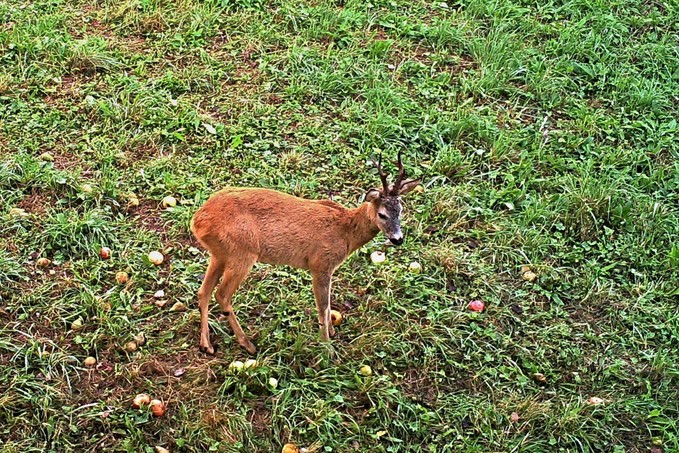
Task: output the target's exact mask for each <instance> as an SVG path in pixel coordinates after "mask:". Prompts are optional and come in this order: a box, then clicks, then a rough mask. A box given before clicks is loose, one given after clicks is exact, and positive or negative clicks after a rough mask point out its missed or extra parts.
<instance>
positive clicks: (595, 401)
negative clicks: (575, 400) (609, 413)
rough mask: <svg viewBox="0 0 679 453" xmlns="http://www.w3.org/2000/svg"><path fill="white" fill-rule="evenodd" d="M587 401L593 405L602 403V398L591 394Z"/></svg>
mask: <svg viewBox="0 0 679 453" xmlns="http://www.w3.org/2000/svg"><path fill="white" fill-rule="evenodd" d="M587 402H588V403H589V404H591V405H593V406H598V405H600V404H603V403H604V400H603V399H602V398H599V397H598V396H593V397H591V398H590V399H588V400H587Z"/></svg>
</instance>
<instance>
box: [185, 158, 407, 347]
mask: <svg viewBox="0 0 679 453" xmlns="http://www.w3.org/2000/svg"><path fill="white" fill-rule="evenodd" d="M397 165H398V170H399V172H398V176H397V177H396V179H395V181H394V183H393V184H392V185H389V183H388V182H387V175H386V174H385V173H384V172H383V171H382V167H381V158H380V162H378V163H377V170H378V172H379V175H380V179H381V180H382V189H381V190H379V189H370V190H368V192H367V193H366V195H365V202H364V203H363V204H361V205H360V206H359V207H358V208H355V209H347V208H344V207H343V206H341V205H339V204H338V203H335V202H333V201H330V200H306V199H303V198H298V197H295V196H292V195H288V194H285V193H282V192H278V191H275V190H269V189H257V188H237V187H234V188H227V189H223V190H221V191H219V192H217V193H215V194H214V195H212V196H211V197H210V198H209V199H208V200H207V201H206V202H205V204H204V205H203V206H202V207H201V208H200V209H199V210H198V211H197V212H196V213H195V215H194V216H193V219H192V220H191V231H192V232H193V234H194V236H195V237H196V238H197V239H198V242H200V244H201V245H202V246H203V247H205V248H206V249H207V250H208V251H209V252H210V263H209V264H208V268H207V272H206V273H205V278H204V279H203V284H202V285H201V287H200V290H199V291H198V301H199V308H200V349H201V351H203V352H207V353H209V354H214V348H213V347H212V345H211V344H210V332H209V329H208V303H209V301H210V298H211V296H212V291H213V290H214V288H215V286H216V285H217V282H218V281H219V278H220V276H221V279H222V281H221V283H220V285H219V288H217V293H216V295H215V298H216V299H217V302H218V303H219V305H220V307H221V309H222V312H223V313H224V314H225V315H226V317H227V319H228V320H229V324H230V325H231V329H232V330H233V332H234V334H235V335H236V339H237V340H238V343H239V344H240V345H241V346H242V347H243V348H245V349H246V350H247V351H248V352H249V353H250V354H254V353H255V347H254V345H253V344H252V342H251V341H250V340H248V338H247V337H246V336H245V333H244V332H243V329H242V328H241V326H240V324H239V323H238V319H237V318H236V314H235V313H234V311H233V307H232V306H231V297H232V296H233V293H234V292H235V291H236V289H237V288H238V286H239V285H240V283H241V281H242V280H243V279H244V278H245V276H246V275H247V274H248V272H249V271H250V269H251V268H252V266H253V265H254V264H255V263H256V262H261V263H268V264H283V265H288V266H292V267H296V268H301V269H308V270H309V271H311V276H312V282H313V290H314V296H315V298H316V308H317V309H318V322H319V323H320V326H321V338H322V339H323V340H329V339H330V336H332V335H334V334H335V332H334V329H333V326H332V322H331V321H330V283H331V279H332V274H333V272H335V269H337V268H338V267H339V266H340V264H342V262H343V261H344V260H345V259H346V258H347V257H348V256H349V255H350V254H351V253H352V252H354V251H355V250H356V249H358V248H359V247H361V246H362V245H364V244H365V243H367V242H368V241H370V240H372V239H373V238H374V237H375V236H376V235H377V233H379V232H380V231H382V232H383V233H384V234H385V235H386V236H387V238H389V240H390V241H391V242H392V243H393V244H396V245H400V244H402V243H403V234H402V233H401V225H400V220H401V210H402V206H401V199H400V195H403V194H405V193H408V192H410V191H411V190H413V189H414V188H415V187H416V186H417V185H418V184H419V183H420V181H419V180H414V179H408V180H404V178H405V170H404V169H403V164H402V163H401V153H399V155H398V161H397Z"/></svg>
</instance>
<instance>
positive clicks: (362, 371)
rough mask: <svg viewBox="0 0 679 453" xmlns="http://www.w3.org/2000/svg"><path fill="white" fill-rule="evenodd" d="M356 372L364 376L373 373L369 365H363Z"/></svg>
mask: <svg viewBox="0 0 679 453" xmlns="http://www.w3.org/2000/svg"><path fill="white" fill-rule="evenodd" d="M358 373H359V374H360V375H361V376H365V377H368V376H372V374H373V369H372V368H370V365H363V366H362V367H361V368H360V369H359V370H358Z"/></svg>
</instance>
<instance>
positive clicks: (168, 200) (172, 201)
mask: <svg viewBox="0 0 679 453" xmlns="http://www.w3.org/2000/svg"><path fill="white" fill-rule="evenodd" d="M175 206H177V199H176V198H175V197H171V196H167V197H165V198H163V207H164V208H174V207H175Z"/></svg>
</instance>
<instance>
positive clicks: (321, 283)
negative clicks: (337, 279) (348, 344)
mask: <svg viewBox="0 0 679 453" xmlns="http://www.w3.org/2000/svg"><path fill="white" fill-rule="evenodd" d="M331 280H332V274H329V273H315V274H313V275H312V283H313V286H314V296H315V298H316V309H317V310H318V324H319V325H320V326H321V340H323V341H329V340H330V337H331V336H333V335H335V329H334V328H333V327H332V322H331V320H330V284H331Z"/></svg>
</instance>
